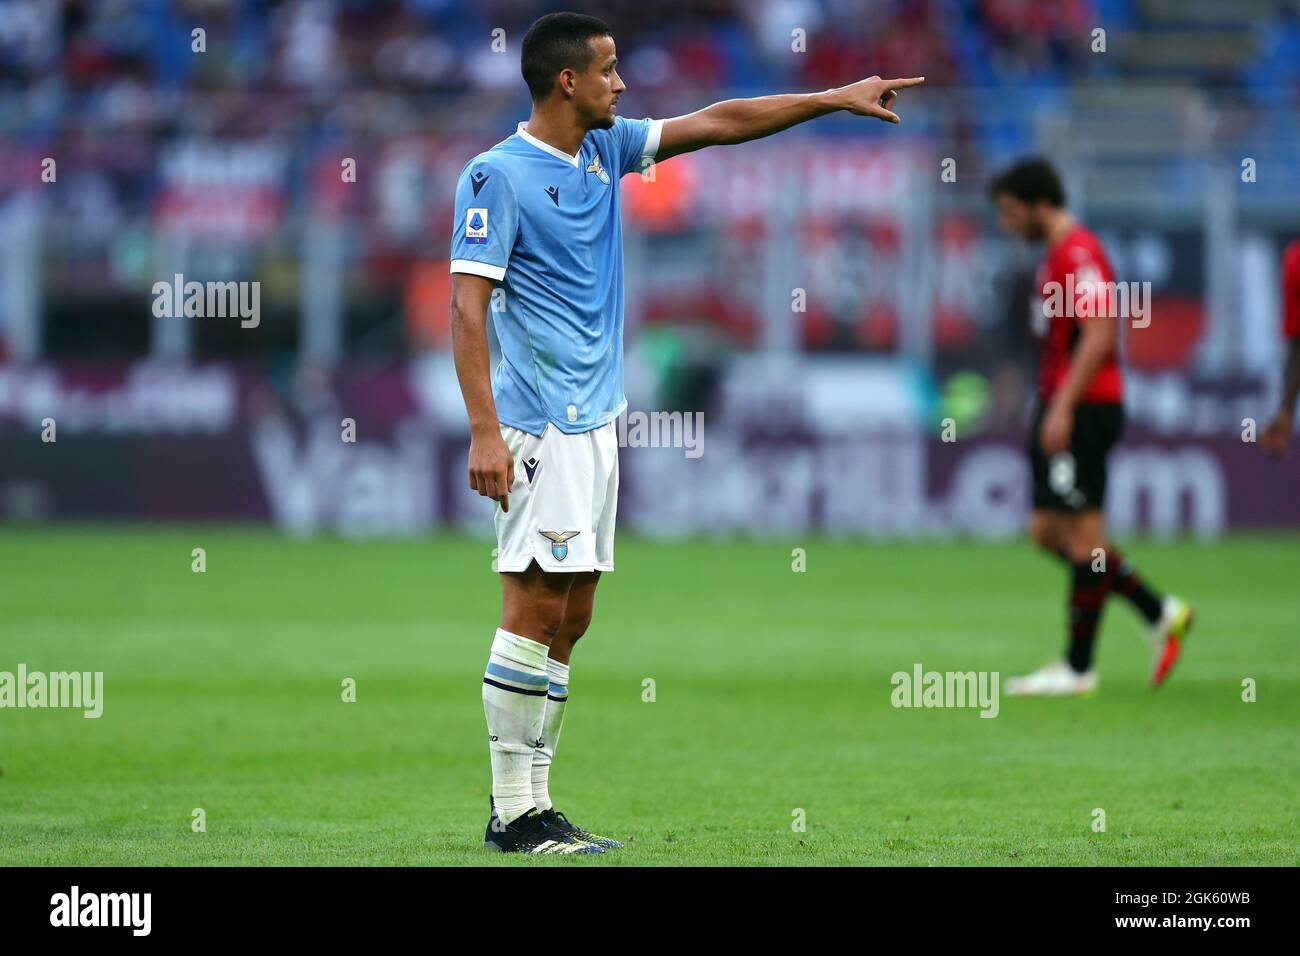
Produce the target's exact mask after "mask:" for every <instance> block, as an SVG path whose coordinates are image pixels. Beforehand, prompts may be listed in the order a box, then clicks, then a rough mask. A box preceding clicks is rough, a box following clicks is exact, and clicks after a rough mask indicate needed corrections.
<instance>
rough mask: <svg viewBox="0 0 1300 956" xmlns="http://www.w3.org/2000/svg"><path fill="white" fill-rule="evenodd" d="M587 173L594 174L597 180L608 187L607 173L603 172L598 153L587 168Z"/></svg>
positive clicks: (603, 168)
mask: <svg viewBox="0 0 1300 956" xmlns="http://www.w3.org/2000/svg"><path fill="white" fill-rule="evenodd" d="M587 172H589V173H595V174H596V178H597V179H599V180H600V181H601V182H602V183H604V184H605V185H606V186H608V185H609V173H607V172H605V167H604V166H602V165H601V164H600V153H597V154H596V158H595V159H593V160H592V161H591V163H590V164H589V165H588V166H587Z"/></svg>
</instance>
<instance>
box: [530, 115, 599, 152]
mask: <svg viewBox="0 0 1300 956" xmlns="http://www.w3.org/2000/svg"><path fill="white" fill-rule="evenodd" d="M565 114H566V111H561V110H557V109H548V108H547V107H545V106H536V105H534V106H533V112H532V114H531V115H529V117H528V122H527V123H526V124H525V126H524V129H526V130H527V131H528V135H529V136H532V137H533V138H534V139H540V140H541V141H542V142H543V143H545V144H546V145H547V146H551V147H554V148H555V149H558V150H559V151H560V152H562V153H564V154H565V155H568V156H577V155H578V150H580V149H582V140H583V137H585V136H586V135H587V131H586V129H584V128H583V127H582V126H581V125H580V124H579V123H578V121H577V118H576V117H574V116H573V114H572V113H568V115H565Z"/></svg>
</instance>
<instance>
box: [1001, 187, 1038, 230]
mask: <svg viewBox="0 0 1300 956" xmlns="http://www.w3.org/2000/svg"><path fill="white" fill-rule="evenodd" d="M996 202H997V205H998V222H999V223H1001V225H1002V228H1003V229H1005V230H1006V231H1007V232H1009V233H1011V234H1012V235H1016V236H1019V237H1020V238H1021V239H1028V240H1030V241H1031V242H1032V241H1037V240H1039V239H1042V238H1043V223H1042V218H1041V217H1040V216H1039V215H1038V210H1037V209H1036V208H1035V207H1034V206H1033V205H1031V204H1030V203H1027V202H1024V201H1022V200H1020V199H1017V198H1016V197H1015V196H1009V195H1007V194H1006V193H998V195H997V199H996Z"/></svg>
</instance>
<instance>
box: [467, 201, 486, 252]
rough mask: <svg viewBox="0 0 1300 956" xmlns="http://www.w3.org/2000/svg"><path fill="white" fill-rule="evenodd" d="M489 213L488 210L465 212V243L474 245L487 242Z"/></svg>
mask: <svg viewBox="0 0 1300 956" xmlns="http://www.w3.org/2000/svg"><path fill="white" fill-rule="evenodd" d="M487 222H488V211H487V210H486V209H466V210H465V241H466V242H473V243H479V244H482V243H485V242H487V229H488V227H487Z"/></svg>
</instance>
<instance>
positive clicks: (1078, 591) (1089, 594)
mask: <svg viewBox="0 0 1300 956" xmlns="http://www.w3.org/2000/svg"><path fill="white" fill-rule="evenodd" d="M1070 568H1071V570H1070V577H1071V586H1070V643H1069V646H1068V647H1067V648H1066V652H1065V656H1066V660H1068V661H1069V662H1070V667H1072V668H1073V669H1074V670H1075V672H1076V673H1079V674H1082V673H1083V672H1084V671H1086V670H1088V668H1089V667H1091V666H1092V647H1093V643H1094V642H1095V640H1096V637H1097V625H1098V624H1100V623H1101V611H1102V608H1103V607H1105V605H1106V596H1107V595H1108V594H1109V593H1110V587H1111V580H1112V578H1111V575H1110V574H1108V573H1107V572H1105V571H1094V570H1093V569H1092V562H1091V561H1080V562H1079V563H1077V564H1072V565H1071V566H1070Z"/></svg>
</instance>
